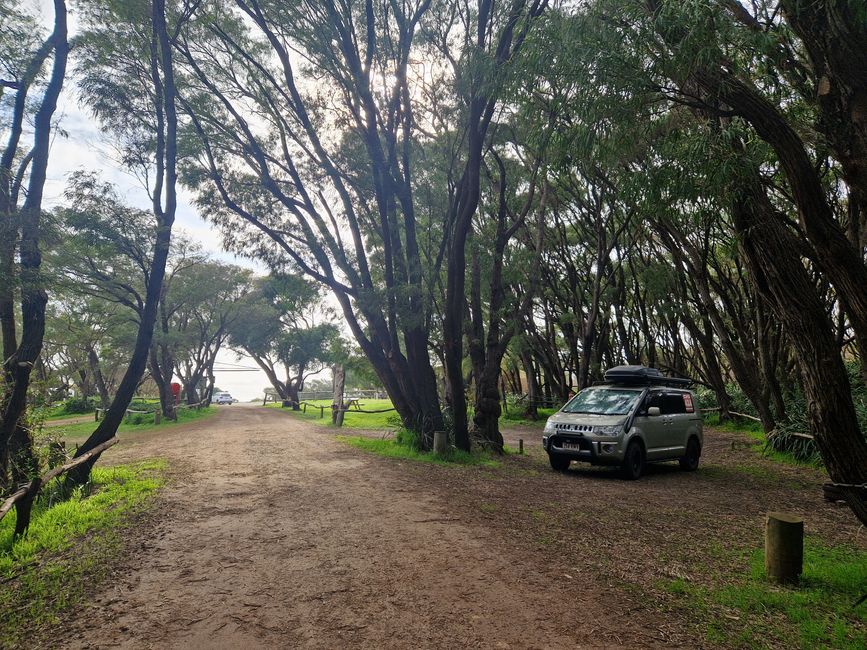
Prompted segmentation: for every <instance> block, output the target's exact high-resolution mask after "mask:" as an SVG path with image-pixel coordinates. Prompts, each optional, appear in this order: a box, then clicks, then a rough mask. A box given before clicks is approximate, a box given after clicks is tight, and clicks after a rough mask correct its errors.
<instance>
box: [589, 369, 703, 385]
mask: <svg viewBox="0 0 867 650" xmlns="http://www.w3.org/2000/svg"><path fill="white" fill-rule="evenodd" d="M605 381H606V382H609V383H611V384H633V385H642V386H643V385H659V386H680V387H683V388H686V387H687V386H689V385H690V384H692V380H691V379H683V378H680V377H665V376H664V375H663V374H662V373H661V372H659V370H657V369H656V368H648V367H647V366H616V367H614V368H609V369H608V370H606V371H605Z"/></svg>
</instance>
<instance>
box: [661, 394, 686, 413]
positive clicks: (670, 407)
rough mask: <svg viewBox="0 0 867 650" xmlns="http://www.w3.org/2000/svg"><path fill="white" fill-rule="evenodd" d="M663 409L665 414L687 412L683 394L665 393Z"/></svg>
mask: <svg viewBox="0 0 867 650" xmlns="http://www.w3.org/2000/svg"><path fill="white" fill-rule="evenodd" d="M661 410H662V414H663V415H676V414H678V413H686V405H685V404H684V402H683V395H682V394H681V393H666V394H665V395H663V396H662V407H661Z"/></svg>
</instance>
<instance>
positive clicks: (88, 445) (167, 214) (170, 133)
mask: <svg viewBox="0 0 867 650" xmlns="http://www.w3.org/2000/svg"><path fill="white" fill-rule="evenodd" d="M151 7H152V14H151V16H152V31H153V50H152V56H151V74H152V77H153V82H154V89H155V91H156V110H155V113H156V119H157V131H156V133H155V136H156V161H157V173H156V177H155V178H156V181H155V187H154V191H153V192H152V199H153V212H154V216H155V217H156V220H157V235H156V240H155V242H154V254H153V258H152V259H151V264H150V268H149V282H148V285H147V292H146V294H145V303H144V308H143V309H142V314H141V319H140V321H139V330H138V334H137V335H136V341H135V347H134V348H133V354H132V357H131V359H130V363H129V366H128V367H127V370H126V372H125V373H124V376H123V379H121V381H120V385H119V386H118V389H117V392H116V394H115V397H114V401H112V404H111V406H110V407H109V409H108V411H107V412H106V414H105V417H104V418H103V419H102V421H101V422H100V423H99V426H98V427H97V428H96V430H95V431H94V432H93V433H92V434H91V435H90V437H89V438H88V439H87V440H86V441H85V443H84V444H83V445H82V446H81V447H79V448H78V451H77V452H76V454H75V457H76V458H78V457H79V456H81V455H82V454H85V453H87V452H88V451H90V450H91V449H94V448H95V447H97V446H99V445H100V444H102V443H103V442H106V441H108V440H109V439H110V438H112V437H113V436H114V435H115V434H116V433H117V428H118V426H120V423H121V422H122V421H123V417H124V414H125V412H126V409H127V407H128V406H129V403H130V400H131V399H132V397H133V395H134V394H135V390H136V387H137V386H138V383H139V381H140V380H141V377H142V374H143V373H144V371H145V367H146V366H147V361H148V352H149V351H150V348H151V341H152V340H153V333H154V324H155V323H156V318H157V310H158V307H159V302H160V296H161V294H162V286H163V278H164V277H165V272H166V260H167V259H168V254H169V248H170V246H171V238H172V224H173V223H174V220H175V211H176V209H177V194H176V185H177V170H176V160H177V116H176V113H175V81H174V71H173V68H172V50H171V45H170V43H169V36H168V32H167V29H166V22H165V0H153V2H152V5H151ZM160 72H162V78H160ZM164 127H165V131H164ZM163 183H164V184H165V206H163V203H162V200H163V197H162V194H163ZM97 459H98V455H97V456H95V457H93V458H92V459H90V460H88V461H87V462H85V463H82V464H81V465H79V466H78V467H76V468H75V469H73V470H71V471H70V472H69V473H68V474H67V480H66V486H67V488H70V487H72V486H74V485H81V484H83V483H84V482H86V481H87V478H88V477H89V476H90V470H91V468H92V467H93V465H94V464H95V463H96V461H97Z"/></svg>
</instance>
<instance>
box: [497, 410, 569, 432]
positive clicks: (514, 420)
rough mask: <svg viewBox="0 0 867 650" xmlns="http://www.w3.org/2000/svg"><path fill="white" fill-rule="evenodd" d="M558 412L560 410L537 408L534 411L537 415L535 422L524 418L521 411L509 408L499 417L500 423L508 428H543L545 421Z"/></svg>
mask: <svg viewBox="0 0 867 650" xmlns="http://www.w3.org/2000/svg"><path fill="white" fill-rule="evenodd" d="M559 410H560V409H555V408H550V409H548V408H538V409H536V413H538V415H539V418H538V419H536V420H530V419H528V418H526V417H525V416H524V411H523V409H518V408H515V407H513V406H510V407H509V411H508V413H507V412H505V411H503V414H502V415H501V416H500V422H501V423H502V424H504V425H508V426H530V427H533V426H538V427H543V426H545V420H547V419H548V418H549V417H551V416H552V415H554V414H555V413H556V412H557V411H559Z"/></svg>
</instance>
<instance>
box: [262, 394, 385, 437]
mask: <svg viewBox="0 0 867 650" xmlns="http://www.w3.org/2000/svg"><path fill="white" fill-rule="evenodd" d="M310 404H314V405H316V406H315V407H313V406H308V407H307V412H306V413H305V412H304V411H293V410H292V409H291V408H282V407H281V406H280V403H279V402H277V403H276V404H275V403H271V404H268V407H269V408H277V409H281V410H282V411H284V412H286V413H289V414H290V415H292V416H293V417H296V418H300V419H302V420H310V421H312V422H316V423H317V424H321V425H323V426H331V400H330V399H317V400H311V401H310ZM319 406H324V407H325V415H324V417H320V415H319V413H320V411H319V408H318V407H319ZM361 408H363V409H364V410H365V411H382V410H385V409H390V408H393V406H392V404H391V400H387V399H363V400H361ZM399 426H400V417H399V416H398V414H397V411H386V412H385V413H361V412H358V411H347V412H346V414H345V415H344V418H343V427H344V428H346V429H368V430H380V431H384V430H388V429H396V428H398V427H399Z"/></svg>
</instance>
